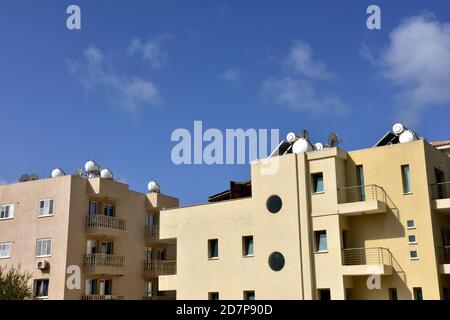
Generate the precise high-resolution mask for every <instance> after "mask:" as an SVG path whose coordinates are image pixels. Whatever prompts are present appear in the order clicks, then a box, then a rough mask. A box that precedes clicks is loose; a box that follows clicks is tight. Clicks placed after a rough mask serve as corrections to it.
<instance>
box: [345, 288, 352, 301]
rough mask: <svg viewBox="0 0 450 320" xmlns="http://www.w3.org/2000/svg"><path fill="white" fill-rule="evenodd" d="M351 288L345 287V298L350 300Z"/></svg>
mask: <svg viewBox="0 0 450 320" xmlns="http://www.w3.org/2000/svg"><path fill="white" fill-rule="evenodd" d="M352 296H353V290H352V288H345V300H352Z"/></svg>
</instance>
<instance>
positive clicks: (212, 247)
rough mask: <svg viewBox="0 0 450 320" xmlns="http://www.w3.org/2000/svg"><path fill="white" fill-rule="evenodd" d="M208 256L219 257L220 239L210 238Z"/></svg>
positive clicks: (211, 257)
mask: <svg viewBox="0 0 450 320" xmlns="http://www.w3.org/2000/svg"><path fill="white" fill-rule="evenodd" d="M208 257H209V258H210V259H217V258H219V240H217V239H211V240H208Z"/></svg>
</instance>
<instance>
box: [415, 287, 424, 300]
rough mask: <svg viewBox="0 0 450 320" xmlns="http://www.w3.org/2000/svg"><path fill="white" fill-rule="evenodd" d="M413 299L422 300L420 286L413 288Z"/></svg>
mask: <svg viewBox="0 0 450 320" xmlns="http://www.w3.org/2000/svg"><path fill="white" fill-rule="evenodd" d="M413 291H414V300H423V294H422V288H413Z"/></svg>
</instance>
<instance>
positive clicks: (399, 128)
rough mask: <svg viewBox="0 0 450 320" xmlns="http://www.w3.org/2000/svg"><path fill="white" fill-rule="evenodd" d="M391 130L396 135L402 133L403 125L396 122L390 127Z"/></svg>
mask: <svg viewBox="0 0 450 320" xmlns="http://www.w3.org/2000/svg"><path fill="white" fill-rule="evenodd" d="M392 131H393V132H394V133H395V134H396V135H399V134H402V133H403V131H405V127H404V126H403V124H401V123H396V124H394V126H393V127H392Z"/></svg>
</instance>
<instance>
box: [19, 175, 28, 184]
mask: <svg viewBox="0 0 450 320" xmlns="http://www.w3.org/2000/svg"><path fill="white" fill-rule="evenodd" d="M26 181H30V176H29V175H27V174H23V175H21V176H20V178H19V182H26Z"/></svg>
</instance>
